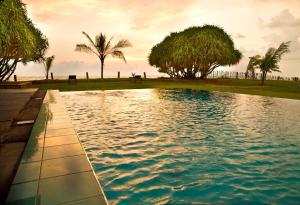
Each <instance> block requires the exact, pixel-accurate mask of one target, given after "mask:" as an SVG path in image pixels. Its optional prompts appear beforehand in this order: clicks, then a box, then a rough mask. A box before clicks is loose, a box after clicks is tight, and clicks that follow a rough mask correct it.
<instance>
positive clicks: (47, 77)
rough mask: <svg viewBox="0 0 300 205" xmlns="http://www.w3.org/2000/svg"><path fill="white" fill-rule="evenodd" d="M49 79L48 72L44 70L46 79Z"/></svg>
mask: <svg viewBox="0 0 300 205" xmlns="http://www.w3.org/2000/svg"><path fill="white" fill-rule="evenodd" d="M48 79H49V72H47V71H46V80H48Z"/></svg>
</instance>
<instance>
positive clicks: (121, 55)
mask: <svg viewBox="0 0 300 205" xmlns="http://www.w3.org/2000/svg"><path fill="white" fill-rule="evenodd" d="M111 55H112V57H116V58H120V59H123V60H124V61H125V63H126V59H125V56H124V53H123V52H122V51H119V50H114V51H113V52H112V53H111Z"/></svg>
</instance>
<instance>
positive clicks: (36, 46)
mask: <svg viewBox="0 0 300 205" xmlns="http://www.w3.org/2000/svg"><path fill="white" fill-rule="evenodd" d="M47 48H48V41H47V39H46V38H45V36H43V34H42V33H41V31H40V30H39V29H37V28H36V27H35V26H34V25H33V23H32V21H31V20H30V19H29V18H28V17H27V12H26V8H25V5H24V4H23V3H22V2H21V1H20V0H3V1H0V81H5V80H8V79H9V78H10V76H11V75H12V74H13V73H14V72H15V70H16V67H17V64H18V63H19V62H22V63H24V64H25V63H27V62H29V61H40V60H41V58H42V56H43V55H44V52H45V51H46V49H47Z"/></svg>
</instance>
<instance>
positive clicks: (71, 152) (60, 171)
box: [5, 90, 108, 205]
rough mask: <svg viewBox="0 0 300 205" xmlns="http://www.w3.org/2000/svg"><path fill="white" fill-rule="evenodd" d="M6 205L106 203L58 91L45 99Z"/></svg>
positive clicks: (49, 92)
mask: <svg viewBox="0 0 300 205" xmlns="http://www.w3.org/2000/svg"><path fill="white" fill-rule="evenodd" d="M5 204H36V205H47V204H51V205H52V204H73V205H75V204H91V205H92V204H106V205H107V204H108V201H107V199H106V197H105V194H104V192H103V190H102V188H101V186H100V184H99V181H98V180H97V178H96V175H95V173H94V171H93V168H92V166H91V164H90V162H89V160H88V158H87V155H86V153H85V151H84V149H83V147H82V145H81V143H80V141H79V139H78V136H77V134H76V132H75V130H74V127H73V125H72V123H71V120H70V118H69V116H68V114H67V112H66V110H65V107H64V102H63V99H62V98H61V96H60V94H59V91H57V90H49V91H48V92H47V94H46V96H45V99H44V101H43V105H42V107H41V110H40V112H39V115H38V117H37V120H36V122H35V124H34V126H33V129H32V132H31V136H30V138H29V141H28V143H27V145H26V148H25V151H24V153H23V156H22V159H21V163H20V166H19V168H18V171H17V174H16V176H15V178H14V181H13V183H12V186H11V187H10V191H9V193H8V197H7V199H6V203H5Z"/></svg>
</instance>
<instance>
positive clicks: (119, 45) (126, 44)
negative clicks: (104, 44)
mask: <svg viewBox="0 0 300 205" xmlns="http://www.w3.org/2000/svg"><path fill="white" fill-rule="evenodd" d="M131 46H132V44H131V43H130V42H129V41H128V40H125V39H123V40H120V41H119V42H118V43H117V44H116V45H115V46H114V47H113V48H112V49H113V50H115V49H119V48H126V47H131Z"/></svg>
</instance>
